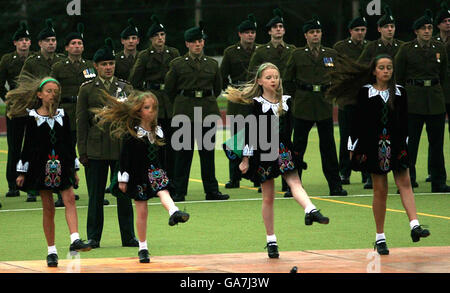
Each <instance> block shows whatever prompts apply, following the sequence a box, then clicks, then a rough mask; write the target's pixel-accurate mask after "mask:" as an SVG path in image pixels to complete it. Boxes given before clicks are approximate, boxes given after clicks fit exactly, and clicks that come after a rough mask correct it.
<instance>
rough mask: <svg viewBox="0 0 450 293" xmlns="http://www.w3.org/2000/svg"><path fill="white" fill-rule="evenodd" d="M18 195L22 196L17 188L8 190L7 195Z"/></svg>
mask: <svg viewBox="0 0 450 293" xmlns="http://www.w3.org/2000/svg"><path fill="white" fill-rule="evenodd" d="M17 196H20V192H19V191H18V190H15V189H10V190H8V192H7V193H6V195H5V197H17Z"/></svg>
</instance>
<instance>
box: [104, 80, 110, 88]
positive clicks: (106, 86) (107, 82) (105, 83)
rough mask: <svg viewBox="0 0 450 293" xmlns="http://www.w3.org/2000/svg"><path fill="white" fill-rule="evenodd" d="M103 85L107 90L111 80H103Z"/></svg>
mask: <svg viewBox="0 0 450 293" xmlns="http://www.w3.org/2000/svg"><path fill="white" fill-rule="evenodd" d="M103 85H104V86H105V88H106V89H107V90H109V86H110V85H111V82H109V80H105V82H104V83H103Z"/></svg>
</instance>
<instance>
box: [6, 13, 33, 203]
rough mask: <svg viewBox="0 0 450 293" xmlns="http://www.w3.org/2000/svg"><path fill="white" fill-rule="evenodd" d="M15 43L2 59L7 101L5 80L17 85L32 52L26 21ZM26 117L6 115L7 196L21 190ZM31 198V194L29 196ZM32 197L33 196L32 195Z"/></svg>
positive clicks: (15, 194) (11, 87)
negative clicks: (20, 165)
mask: <svg viewBox="0 0 450 293" xmlns="http://www.w3.org/2000/svg"><path fill="white" fill-rule="evenodd" d="M12 39H13V44H14V46H15V47H16V49H15V50H14V52H11V53H7V54H5V55H3V57H2V58H1V61H0V98H1V99H2V100H3V101H4V102H6V101H5V96H6V93H7V89H6V87H5V82H8V87H9V90H13V89H15V88H16V87H17V84H16V78H17V77H18V76H19V74H20V70H21V69H22V66H23V63H24V62H25V59H26V58H27V57H28V56H29V54H30V46H31V40H30V33H29V32H28V27H27V25H26V23H25V22H22V23H21V24H20V27H19V28H18V29H17V31H16V32H15V33H14V35H13V38H12ZM25 119H26V118H25V117H17V118H15V119H9V118H8V116H6V135H7V136H6V138H7V141H8V161H7V164H6V180H7V181H8V192H7V193H6V197H14V196H19V195H20V193H19V190H18V188H17V186H16V179H15V178H17V174H16V164H17V162H18V161H19V156H20V150H21V147H22V141H23V135H24V130H25ZM28 198H30V196H28ZM31 198H33V197H32V196H31Z"/></svg>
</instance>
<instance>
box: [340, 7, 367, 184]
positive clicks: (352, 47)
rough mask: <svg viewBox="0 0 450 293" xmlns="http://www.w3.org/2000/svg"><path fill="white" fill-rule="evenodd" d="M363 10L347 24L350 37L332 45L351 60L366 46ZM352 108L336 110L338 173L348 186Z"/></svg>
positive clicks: (342, 107) (347, 106)
mask: <svg viewBox="0 0 450 293" xmlns="http://www.w3.org/2000/svg"><path fill="white" fill-rule="evenodd" d="M363 13H364V12H363V10H362V9H360V11H359V14H360V16H358V17H356V18H354V19H352V20H351V21H350V22H349V24H348V30H349V33H350V37H348V38H346V39H344V40H342V41H338V42H337V43H336V44H334V46H333V49H335V50H336V51H337V52H338V53H339V54H341V55H344V56H347V57H348V58H350V59H352V60H357V59H358V57H359V56H360V55H361V53H362V51H363V50H364V47H365V46H366V45H367V43H368V42H367V40H366V39H365V38H366V33H367V21H366V18H365V17H364V16H363V15H364V14H363ZM352 110H353V107H352V106H351V105H346V106H339V108H338V121H339V135H340V144H339V173H340V176H341V182H342V184H350V174H351V171H352V170H351V166H350V157H349V152H348V150H347V140H348V136H349V135H350V119H351V117H352V115H353V111H352ZM362 177H363V180H362V181H363V183H365V182H366V180H367V177H368V176H367V175H366V176H365V174H364V173H363V176H362Z"/></svg>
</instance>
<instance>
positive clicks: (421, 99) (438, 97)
mask: <svg viewBox="0 0 450 293" xmlns="http://www.w3.org/2000/svg"><path fill="white" fill-rule="evenodd" d="M447 66H448V60H447V51H446V49H445V46H444V45H443V44H442V43H441V42H438V41H435V40H431V46H430V47H429V48H422V47H421V46H420V45H419V43H418V41H417V39H415V40H413V41H411V42H407V43H405V44H403V45H402V46H401V47H400V50H399V51H398V53H397V55H396V57H395V64H394V68H395V77H396V79H397V83H398V84H400V85H402V86H404V87H405V88H406V91H407V92H408V112H409V113H413V114H422V115H437V114H442V113H444V112H445V97H444V92H443V90H442V85H443V84H444V83H445V80H446V77H447ZM409 80H423V81H427V80H428V81H429V80H438V81H439V83H437V84H434V85H432V86H420V85H411V84H409V82H408V81H409Z"/></svg>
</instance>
